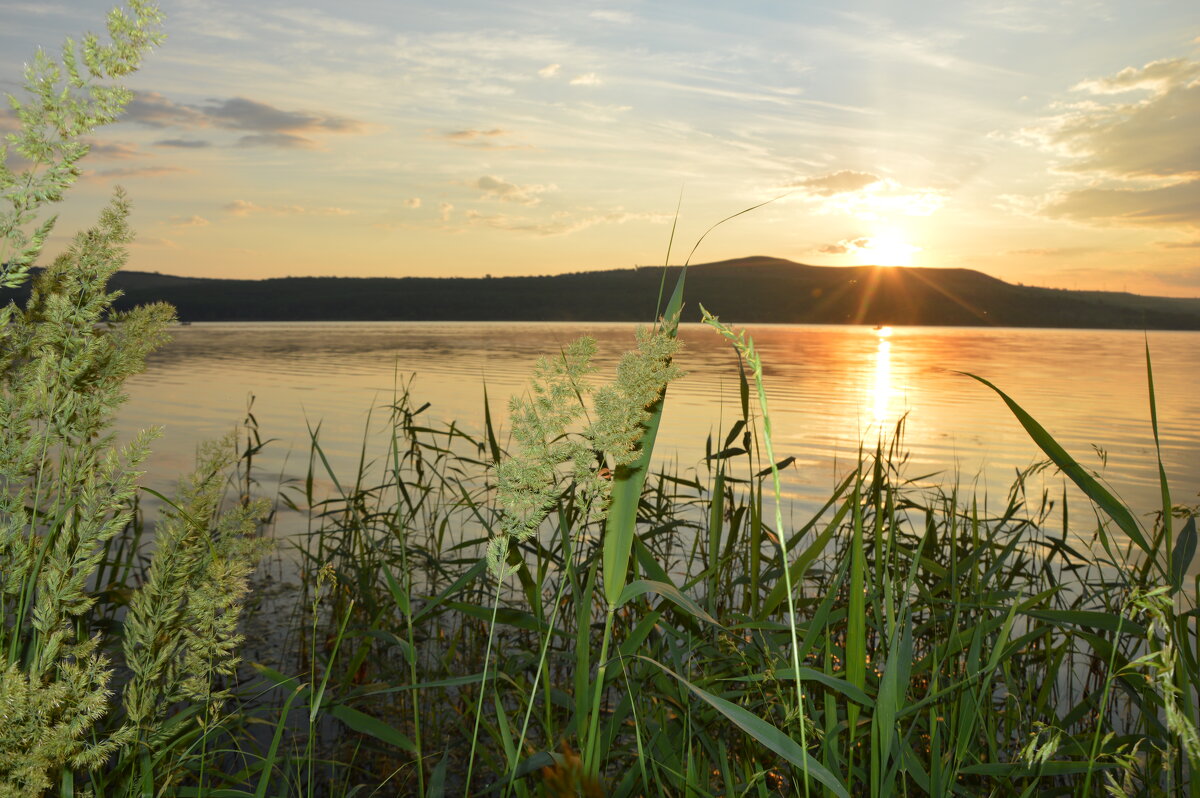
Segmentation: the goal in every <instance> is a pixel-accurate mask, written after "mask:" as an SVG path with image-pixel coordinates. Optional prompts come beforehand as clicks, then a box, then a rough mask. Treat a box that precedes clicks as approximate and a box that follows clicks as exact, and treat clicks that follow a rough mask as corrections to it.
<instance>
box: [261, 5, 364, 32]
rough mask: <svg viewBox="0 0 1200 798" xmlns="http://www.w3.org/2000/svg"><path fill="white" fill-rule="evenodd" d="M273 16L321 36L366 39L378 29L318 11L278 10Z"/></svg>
mask: <svg viewBox="0 0 1200 798" xmlns="http://www.w3.org/2000/svg"><path fill="white" fill-rule="evenodd" d="M273 13H274V14H275V16H277V17H280V18H282V19H286V20H287V21H288V22H292V23H295V24H297V25H300V26H301V27H302V28H303V29H304V30H306V31H320V32H321V33H322V34H327V33H335V34H338V35H340V36H354V37H359V38H363V37H367V36H372V35H375V34H377V33H378V32H379V28H378V27H372V26H370V25H363V24H361V23H358V22H351V21H349V20H346V19H342V18H341V17H335V16H331V15H329V14H322V13H320V12H318V11H311V10H301V9H291V8H289V9H280V10H276V11H274V12H273Z"/></svg>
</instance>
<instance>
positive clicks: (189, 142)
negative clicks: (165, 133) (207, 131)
mask: <svg viewBox="0 0 1200 798" xmlns="http://www.w3.org/2000/svg"><path fill="white" fill-rule="evenodd" d="M154 146H155V147H178V148H180V149H184V150H199V149H203V148H205V147H211V146H212V142H211V141H204V140H203V139H159V140H158V141H156V142H154Z"/></svg>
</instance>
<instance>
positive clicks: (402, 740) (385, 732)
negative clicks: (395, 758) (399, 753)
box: [326, 704, 417, 754]
mask: <svg viewBox="0 0 1200 798" xmlns="http://www.w3.org/2000/svg"><path fill="white" fill-rule="evenodd" d="M326 711H327V712H329V714H330V715H333V716H334V717H335V718H337V719H338V720H340V721H341V722H342V723H345V724H346V725H347V726H349V727H350V728H351V729H353V730H354V731H356V732H361V733H362V734H368V735H370V736H371V737H374V738H375V739H376V740H380V741H381V742H385V743H387V744H388V745H394V746H396V747H397V748H399V749H401V750H403V751H408V752H409V753H410V754H415V753H416V752H417V747H416V746H415V745H413V741H412V740H410V739H408V738H407V737H406V736H404V735H403V734H401V733H400V732H399V731H397V730H396V729H394V728H392V727H391V726H389V725H388V724H386V723H384V722H383V721H381V720H379V719H378V718H373V717H371V716H370V715H368V714H366V713H364V712H359V711H358V710H357V709H351V708H350V707H348V706H346V705H345V704H334V705H332V706H329V707H327V710H326Z"/></svg>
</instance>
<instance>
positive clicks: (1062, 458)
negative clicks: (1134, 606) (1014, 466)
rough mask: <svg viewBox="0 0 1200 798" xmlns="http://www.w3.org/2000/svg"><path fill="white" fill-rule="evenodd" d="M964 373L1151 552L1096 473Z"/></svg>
mask: <svg viewBox="0 0 1200 798" xmlns="http://www.w3.org/2000/svg"><path fill="white" fill-rule="evenodd" d="M958 373H959V374H962V375H963V376H966V377H970V378H971V379H973V380H978V381H979V382H981V383H983V384H984V385H986V386H987V387H989V388H991V389H992V390H993V391H995V392H996V393H997V394H999V395H1000V398H1001V399H1003V400H1004V403H1005V404H1006V405H1008V409H1009V410H1011V411H1012V412H1013V415H1014V416H1016V417H1017V421H1019V422H1021V426H1022V427H1024V428H1025V431H1026V432H1027V433H1029V437H1030V438H1032V439H1033V442H1034V443H1036V444H1037V445H1038V448H1040V449H1041V450H1042V451H1043V452H1045V453H1046V456H1047V457H1049V458H1050V460H1051V461H1053V463H1054V464H1055V465H1056V466H1058V467H1059V469H1061V470H1062V472H1063V473H1064V474H1066V475H1067V476H1068V477H1069V478H1070V479H1071V481H1072V482H1074V483H1075V484H1076V485H1078V486H1079V489H1080V490H1082V491H1083V492H1084V494H1086V495H1087V497H1088V498H1089V499H1091V500H1092V501H1093V502H1095V503H1096V505H1097V506H1098V507H1099V508H1100V509H1101V510H1103V511H1104V512H1105V513H1106V514H1107V515H1108V517H1109V518H1111V519H1112V520H1113V521H1115V522H1116V524H1117V526H1118V527H1120V528H1121V531H1122V532H1124V533H1125V534H1126V535H1128V536H1129V539H1130V540H1132V541H1133V542H1134V543H1135V544H1137V546H1138V548H1140V549H1141V550H1142V551H1144V552H1146V553H1147V554H1151V555H1152V556H1153V552H1152V549H1151V547H1150V544H1149V543H1147V542H1146V538H1145V536H1144V535H1142V530H1141V529H1140V528H1138V524H1137V521H1136V520H1134V517H1133V514H1132V513H1131V512H1129V508H1127V507H1126V506H1125V505H1124V504H1122V503H1121V501H1120V500H1119V499H1117V498H1116V497H1115V496H1113V495H1112V494H1111V493H1109V492H1108V490H1107V489H1106V488H1105V487H1104V486H1103V485H1101V484H1100V483H1099V482H1097V481H1096V479H1095V477H1093V476H1092V475H1091V474H1089V473H1088V472H1087V470H1086V469H1085V468H1084V467H1083V466H1081V465H1080V464H1079V463H1078V462H1077V461H1076V460H1075V458H1073V457H1071V455H1069V454H1067V450H1066V449H1064V448H1063V447H1062V446H1061V445H1059V443H1058V441H1056V440H1054V437H1053V436H1052V435H1051V434H1050V433H1049V432H1047V431H1046V428H1045V427H1043V426H1042V425H1041V424H1039V423H1038V422H1037V421H1036V420H1035V419H1034V418H1033V416H1031V415H1029V414H1028V413H1026V412H1025V410H1024V409H1022V407H1021V406H1020V405H1018V404H1017V403H1016V402H1014V401H1013V400H1012V398H1011V397H1009V395H1008V394H1006V393H1005V392H1004V391H1002V390H1000V389H999V388H997V387H996V386H995V385H993V384H992V383H990V382H988V381H987V380H985V379H984V378H983V377H978V376H976V375H974V374H969V373H967V372H965V371H960V372H958Z"/></svg>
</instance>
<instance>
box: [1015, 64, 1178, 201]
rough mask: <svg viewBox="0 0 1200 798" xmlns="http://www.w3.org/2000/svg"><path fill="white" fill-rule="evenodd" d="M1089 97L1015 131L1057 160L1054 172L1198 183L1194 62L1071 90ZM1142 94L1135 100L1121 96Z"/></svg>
mask: <svg viewBox="0 0 1200 798" xmlns="http://www.w3.org/2000/svg"><path fill="white" fill-rule="evenodd" d="M1075 88H1076V90H1078V91H1086V92H1088V93H1089V94H1091V95H1092V96H1093V97H1097V98H1104V99H1106V100H1107V102H1104V101H1101V100H1099V99H1095V100H1086V101H1083V102H1076V103H1070V104H1067V105H1065V106H1064V107H1063V108H1062V109H1061V112H1060V113H1057V114H1055V115H1054V116H1051V117H1050V118H1048V119H1045V120H1043V121H1042V122H1041V123H1039V124H1038V125H1035V126H1031V127H1027V128H1025V129H1023V130H1022V131H1021V139H1022V140H1024V141H1026V142H1029V143H1032V144H1034V145H1036V146H1039V147H1041V148H1043V149H1045V150H1047V151H1049V152H1052V153H1054V154H1056V155H1059V156H1060V157H1061V158H1063V163H1062V164H1061V165H1060V169H1061V170H1063V171H1066V172H1074V173H1080V174H1088V173H1092V174H1096V175H1099V176H1103V177H1110V178H1114V179H1118V180H1139V179H1140V180H1145V179H1164V178H1165V179H1169V180H1180V179H1192V178H1197V177H1200V147H1198V146H1197V145H1196V141H1197V133H1196V131H1197V130H1200V61H1189V60H1187V59H1183V58H1174V59H1170V60H1165V61H1155V62H1152V63H1150V64H1147V65H1145V66H1144V67H1141V68H1140V69H1139V68H1132V67H1130V68H1127V69H1123V70H1121V71H1120V72H1118V73H1117V74H1116V75H1113V76H1110V77H1106V78H1098V79H1092V80H1086V81H1083V82H1082V83H1079V84H1077V85H1076V87H1075ZM1131 91H1141V92H1148V93H1149V96H1148V97H1145V98H1143V99H1139V100H1134V101H1133V102H1124V101H1121V100H1120V99H1116V98H1115V95H1123V94H1125V93H1126V92H1131Z"/></svg>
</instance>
